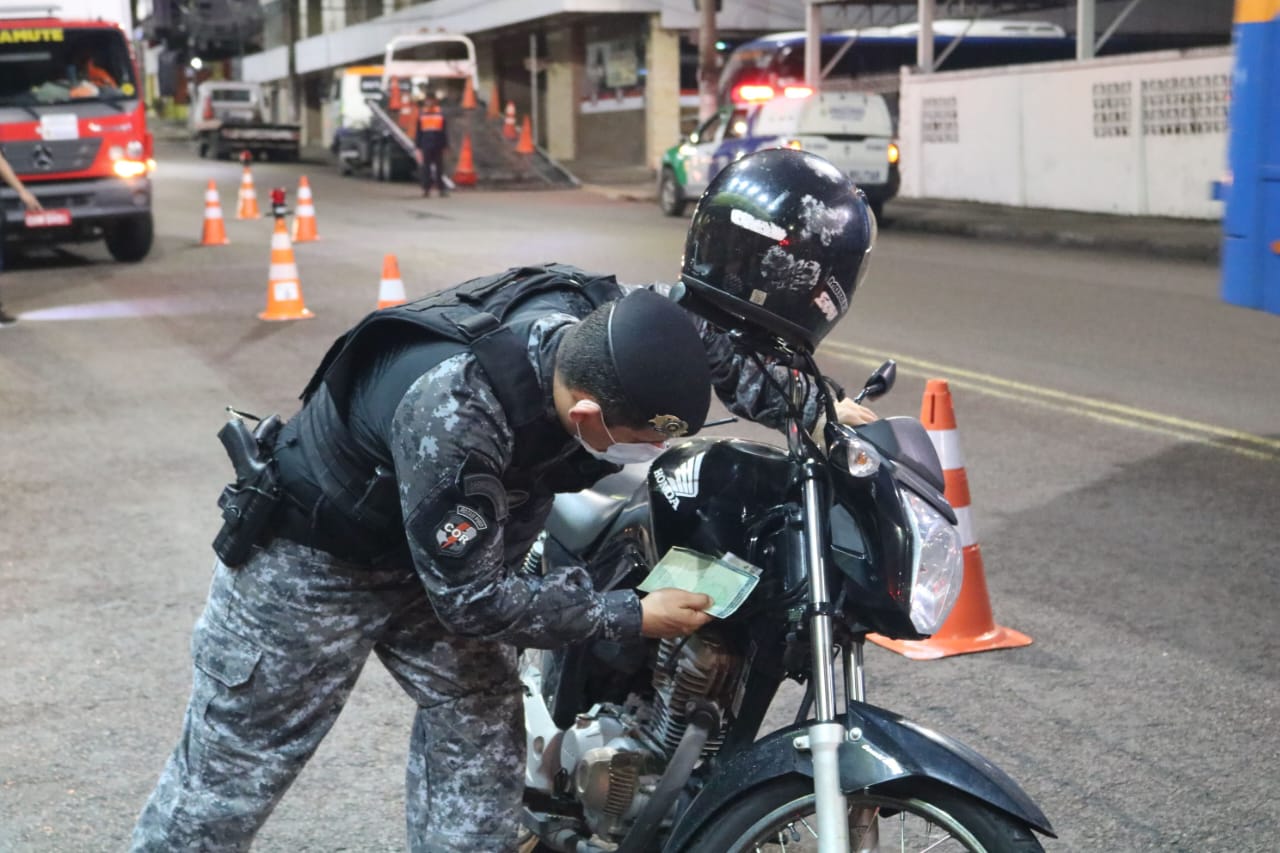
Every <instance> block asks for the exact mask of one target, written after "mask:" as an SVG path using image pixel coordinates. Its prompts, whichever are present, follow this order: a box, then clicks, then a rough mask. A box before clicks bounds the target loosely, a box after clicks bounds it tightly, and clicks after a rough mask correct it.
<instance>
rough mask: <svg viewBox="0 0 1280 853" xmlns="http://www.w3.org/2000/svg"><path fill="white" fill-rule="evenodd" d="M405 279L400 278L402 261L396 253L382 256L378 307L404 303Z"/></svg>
mask: <svg viewBox="0 0 1280 853" xmlns="http://www.w3.org/2000/svg"><path fill="white" fill-rule="evenodd" d="M405 302H406V299H405V295H404V280H403V279H401V278H400V262H399V261H397V260H396V256H395V255H390V254H388V255H384V256H383V258H382V279H381V280H380V281H379V282H378V307H379V308H390V307H391V306H392V305H403V304H404V303H405Z"/></svg>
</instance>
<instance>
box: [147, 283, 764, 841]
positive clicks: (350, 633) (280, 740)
mask: <svg viewBox="0 0 1280 853" xmlns="http://www.w3.org/2000/svg"><path fill="white" fill-rule="evenodd" d="M576 307H581V309H582V310H581V313H580V314H578V316H581V315H585V313H587V311H588V310H589V308H590V306H589V305H588V304H586V303H585V301H584V302H583V304H582V305H581V306H576V305H575V308H576ZM575 313H577V312H576V311H575ZM576 319H577V316H574V315H567V314H553V315H550V316H548V317H545V318H543V319H541V320H539V321H538V322H537V323H536V324H535V325H534V327H533V330H532V334H531V336H530V340H529V355H530V358H531V361H532V362H533V364H534V365H535V367H536V369H537V373H538V376H539V378H540V381H541V383H542V385H543V388H544V390H545V391H546V399H547V406H548V410H549V413H554V406H553V403H552V396H551V393H550V389H551V376H552V364H553V358H552V357H551V356H552V353H553V352H554V348H555V346H556V345H557V344H558V342H559V340H560V337H559V333H560V332H561V331H562V330H563V329H564V328H566V326H567V325H568V324H569V323H572V322H573V321H575V320H576ZM704 338H705V339H706V341H707V343H708V347H709V352H710V353H711V355H712V361H713V379H714V383H715V385H716V387H717V390H719V391H720V393H721V396H722V397H724V398H726V402H727V404H728V405H729V406H730V408H732V409H733V410H735V411H737V412H738V413H740V414H742V415H744V416H747V417H751V418H753V419H755V420H760V421H763V422H766V423H777V422H778V421H779V420H780V416H781V410H780V409H779V408H777V407H776V404H777V403H778V398H777V395H776V394H773V393H772V391H771V390H770V386H769V384H768V383H767V382H766V380H765V379H764V377H763V376H762V375H761V374H760V372H759V370H758V369H756V367H755V366H754V365H753V364H751V363H750V362H745V363H744V362H741V361H740V360H738V359H737V358H735V357H733V356H732V354H731V352H730V350H729V348H728V345H727V342H725V341H724V340H723V338H721V337H719V336H718V335H716V334H715V333H713V332H711V331H710V330H706V329H705V327H704ZM513 444H514V435H513V432H512V429H511V427H510V426H509V425H508V423H507V420H506V418H505V416H504V414H503V411H502V407H501V406H500V405H499V404H498V401H497V399H496V397H495V396H494V393H493V391H492V389H491V387H490V385H489V384H488V381H487V379H486V377H485V376H484V374H483V372H482V371H480V369H479V368H478V366H477V364H476V360H475V357H474V356H473V355H471V354H470V353H463V354H461V355H456V356H454V357H452V358H449V359H447V360H445V361H444V362H442V363H440V364H439V365H438V366H437V367H435V368H433V369H432V370H430V371H428V372H427V373H425V374H423V375H422V377H421V378H419V379H418V381H417V382H415V383H414V384H413V385H412V387H411V388H410V389H409V391H408V393H407V394H406V395H405V396H404V398H403V399H402V400H401V402H400V404H399V406H398V407H397V409H396V412H395V415H394V418H393V420H392V425H391V445H392V447H391V451H392V456H393V458H394V460H395V465H396V471H397V475H398V476H397V479H398V484H399V490H400V498H401V504H402V508H403V512H404V518H405V529H406V531H407V533H408V542H409V550H410V553H411V555H412V565H395V566H382V567H370V566H367V565H360V564H356V563H352V562H345V561H343V560H340V559H337V558H335V557H333V556H332V555H330V554H328V553H326V552H324V551H319V550H314V549H311V548H308V547H305V546H303V545H300V544H297V543H295V542H292V541H290V540H288V539H284V538H280V537H277V538H275V539H274V540H272V541H271V542H270V543H269V544H268V545H267V546H266V547H265V548H261V549H258V550H257V551H256V552H255V554H254V556H253V557H252V558H251V559H250V560H249V562H247V563H246V564H245V565H244V566H242V567H240V568H238V569H230V568H228V567H226V566H224V565H221V564H219V565H217V567H216V569H215V573H214V579H213V585H212V588H211V590H210V593H209V600H208V604H207V606H206V608H205V611H204V613H203V615H202V616H201V617H200V619H199V621H198V622H197V623H196V627H195V633H194V636H193V638H192V658H193V660H194V663H195V669H194V674H195V675H194V686H193V691H192V695H191V700H190V703H189V705H188V707H187V712H186V717H185V721H184V725H183V731H182V735H181V739H180V740H179V742H178V745H177V747H176V748H175V750H174V751H173V754H172V755H171V756H170V758H169V761H168V763H167V765H166V766H165V769H164V771H163V774H162V776H161V778H160V781H159V783H158V785H157V788H156V790H155V792H154V793H153V794H152V796H151V799H150V800H149V801H148V803H147V805H146V807H145V808H144V810H143V812H142V815H141V817H140V818H139V821H138V824H137V827H136V828H135V831H134V836H133V850H135V851H165V852H166V853H172V851H185V850H217V851H229V850H245V849H247V848H248V846H249V844H250V843H251V841H252V839H253V836H254V834H255V833H256V832H257V830H258V828H259V827H260V826H261V825H262V823H263V822H264V821H265V820H266V818H267V816H268V815H269V814H270V813H271V810H272V809H273V808H274V807H275V805H276V803H278V802H279V800H280V798H281V796H283V795H284V792H285V791H286V790H287V789H288V787H289V785H290V784H291V783H292V781H293V779H294V778H295V776H296V775H297V773H298V772H299V771H300V770H301V769H302V766H303V765H304V764H305V763H306V761H307V759H308V758H309V757H310V756H311V754H312V753H313V752H314V751H315V749H316V747H317V746H318V745H319V743H320V741H321V739H322V738H323V737H324V735H325V733H326V732H328V730H329V728H330V726H332V724H333V722H334V721H335V720H336V719H337V716H338V713H339V712H340V711H341V710H342V706H343V704H344V703H345V701H346V699H347V697H348V695H350V692H351V688H352V687H353V685H354V684H355V682H356V678H357V676H358V675H359V673H360V670H361V668H362V667H363V665H364V663H365V660H366V659H367V657H368V655H369V653H370V651H374V652H376V653H377V655H378V657H379V658H380V659H381V660H382V662H383V664H384V665H385V666H386V667H387V668H388V669H389V670H390V671H391V673H392V675H393V676H394V677H395V678H396V680H397V681H398V682H399V683H400V685H401V686H402V687H403V688H404V689H405V691H406V692H407V693H408V694H409V695H410V697H411V698H412V699H413V700H414V701H415V702H416V703H417V705H418V712H417V717H416V719H415V721H414V726H413V734H412V740H411V748H410V755H409V761H408V769H407V773H406V788H407V790H406V795H407V807H406V812H407V823H408V836H409V848H410V849H411V850H413V851H415V853H417V852H418V851H421V853H428V851H431V853H445V851H449V853H457V851H475V852H476V853H505V851H509V850H514V849H515V838H516V830H517V819H518V815H519V808H520V797H521V792H522V784H523V775H524V774H523V764H524V729H523V718H522V710H523V708H522V698H521V691H520V684H519V681H518V678H517V674H516V660H515V646H516V645H521V646H527V647H544V648H545V647H558V646H561V645H563V644H565V643H569V642H573V641H577V640H583V639H586V638H590V637H604V638H611V639H626V638H632V637H635V636H638V635H639V631H640V621H641V614H640V606H639V600H638V598H637V597H636V595H635V593H634V592H632V591H630V590H622V591H614V592H609V593H603V594H602V593H597V592H596V591H595V590H593V589H592V584H591V580H590V578H589V576H588V575H587V573H586V572H585V571H584V570H583V569H581V568H575V567H570V568H567V569H562V570H559V571H557V572H554V573H552V574H549V575H547V576H545V577H535V576H531V575H528V574H526V573H524V572H522V571H520V570H519V568H518V567H519V565H520V563H521V560H522V558H523V556H524V554H525V553H526V552H527V551H528V548H529V546H530V545H531V543H532V541H533V539H534V538H535V537H536V535H537V533H538V531H539V530H541V528H542V526H543V523H544V521H545V519H546V516H547V513H548V512H549V511H550V506H551V501H552V498H553V494H552V493H551V491H550V489H549V488H544V489H539V488H533V489H531V490H529V491H528V492H527V493H523V492H522V493H515V492H511V491H508V490H507V489H505V488H504V487H503V484H502V480H501V477H502V474H503V472H504V470H505V469H506V468H507V466H508V465H509V464H510V462H511V457H512V451H513ZM576 449H577V445H576V443H575V441H574V439H573V437H572V436H569V435H567V434H566V436H565V440H564V445H563V451H562V453H561V454H558V455H556V456H555V457H554V458H550V459H547V460H546V462H545V463H543V464H542V465H540V466H539V468H540V469H544V470H546V471H554V469H555V467H556V465H557V464H558V463H561V462H563V460H564V459H566V458H567V457H568V456H569V455H571V454H572V453H573V452H574V451H575V450H576Z"/></svg>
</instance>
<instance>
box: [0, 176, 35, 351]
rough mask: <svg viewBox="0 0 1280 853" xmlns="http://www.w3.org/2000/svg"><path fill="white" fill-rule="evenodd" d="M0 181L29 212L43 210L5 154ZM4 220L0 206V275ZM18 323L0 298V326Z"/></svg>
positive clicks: (2, 257)
mask: <svg viewBox="0 0 1280 853" xmlns="http://www.w3.org/2000/svg"><path fill="white" fill-rule="evenodd" d="M0 180H3V181H4V182H5V183H6V184H8V185H9V187H10V188H11V189H12V190H13V191H14V192H16V193H17V194H18V198H19V199H21V200H22V206H23V207H25V208H26V209H27V210H31V211H36V210H41V207H40V202H39V201H38V200H37V199H36V197H35V196H34V195H32V194H31V191H30V190H29V189H27V188H26V187H25V186H23V184H22V181H21V180H20V179H19V178H18V175H17V174H16V173H15V172H14V171H13V167H12V166H10V165H9V161H8V160H6V159H4V154H3V153H0ZM4 220H5V217H4V213H3V206H0V273H3V272H4ZM0 296H2V294H0ZM16 322H18V318H17V317H14V316H13V315H12V314H9V313H7V312H6V311H5V310H4V301H3V299H2V298H0V326H12V325H13V324H14V323H16Z"/></svg>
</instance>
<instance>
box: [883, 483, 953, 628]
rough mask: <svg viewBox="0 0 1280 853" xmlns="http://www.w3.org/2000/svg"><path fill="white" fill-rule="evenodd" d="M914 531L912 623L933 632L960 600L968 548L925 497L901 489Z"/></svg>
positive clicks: (912, 532) (916, 626)
mask: <svg viewBox="0 0 1280 853" xmlns="http://www.w3.org/2000/svg"><path fill="white" fill-rule="evenodd" d="M899 492H900V493H901V495H902V498H903V504H904V505H905V506H906V508H907V518H908V520H910V522H911V534H912V537H913V538H914V539H915V546H914V548H913V552H912V554H913V555H912V564H911V624H912V625H914V626H915V628H916V630H917V631H919V632H920V633H922V634H933V633H935V632H936V631H937V630H938V628H940V627H942V623H943V621H944V620H945V619H946V618H947V614H949V613H950V612H951V608H952V607H953V606H955V603H956V599H957V598H959V597H960V582H961V581H962V580H963V578H964V551H963V549H962V547H961V545H960V534H959V532H958V531H957V530H956V529H955V528H954V527H952V526H951V523H950V522H949V521H947V520H946V519H945V518H943V517H942V515H941V514H940V513H939V512H938V511H937V510H936V509H934V508H933V507H932V506H930V505H929V504H928V503H927V502H926V501H925V500H924V499H922V498H920V497H919V496H917V495H916V494H915V493H914V492H912V491H910V490H908V489H900V490H899Z"/></svg>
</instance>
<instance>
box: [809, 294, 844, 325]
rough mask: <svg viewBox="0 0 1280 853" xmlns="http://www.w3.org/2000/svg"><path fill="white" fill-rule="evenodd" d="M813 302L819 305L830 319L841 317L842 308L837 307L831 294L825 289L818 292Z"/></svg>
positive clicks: (819, 308) (824, 314)
mask: <svg viewBox="0 0 1280 853" xmlns="http://www.w3.org/2000/svg"><path fill="white" fill-rule="evenodd" d="M813 304H814V305H817V306H818V310H819V311H821V312H822V314H823V316H824V317H826V318H827V319H828V320H838V319H839V318H840V310H839V309H838V308H836V304H835V303H834V302H832V301H831V294H829V293H827V292H826V291H825V290H824V291H822V292H821V293H819V294H818V296H817V297H816V298H815V299H814V300H813Z"/></svg>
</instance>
